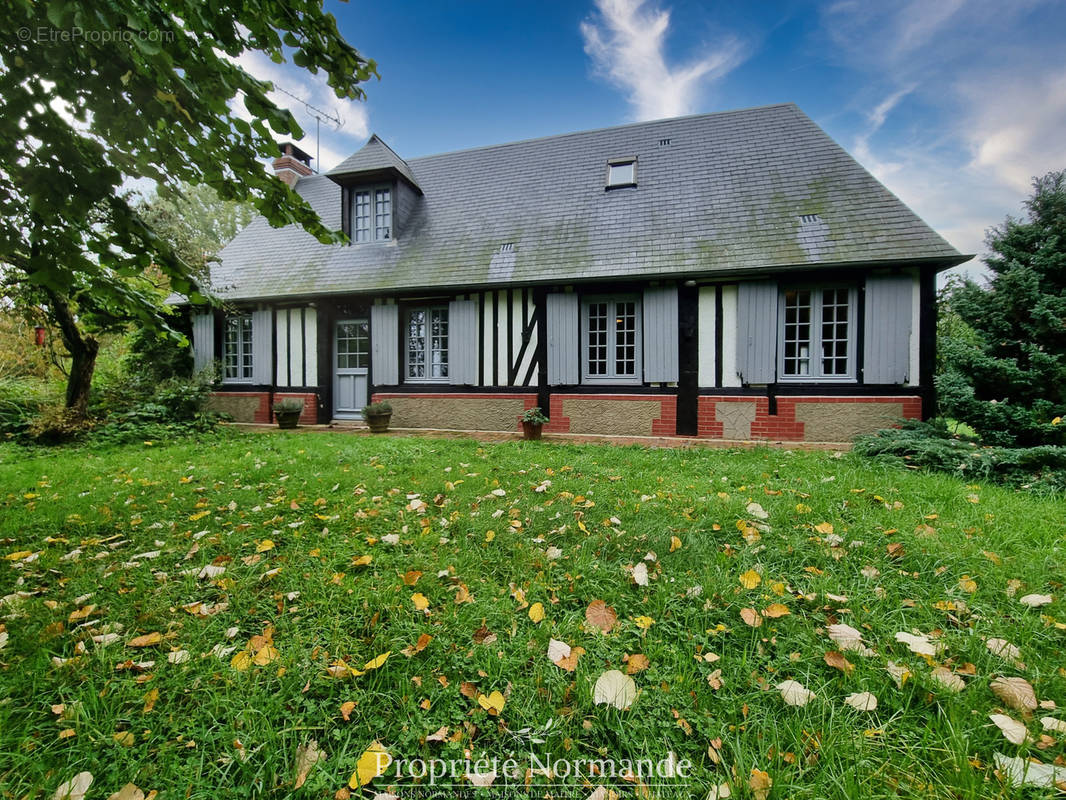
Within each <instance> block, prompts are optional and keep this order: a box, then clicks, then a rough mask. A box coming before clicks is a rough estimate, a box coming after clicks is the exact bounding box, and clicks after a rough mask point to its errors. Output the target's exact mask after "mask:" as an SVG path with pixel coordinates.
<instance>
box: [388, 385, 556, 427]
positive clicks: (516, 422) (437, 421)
mask: <svg viewBox="0 0 1066 800" xmlns="http://www.w3.org/2000/svg"><path fill="white" fill-rule="evenodd" d="M382 400H388V401H389V403H390V404H391V405H392V422H391V423H390V424H391V425H392V427H394V428H438V429H441V428H443V429H449V430H459V431H521V430H522V424H521V416H522V413H523V412H524V411H525V410H526V409H528V408H533V407H534V406H535V405H536V404H537V395H536V394H453V393H443V392H442V393H440V394H375V395H374V396H373V397H372V398H371V402H374V403H377V402H380V401H382Z"/></svg>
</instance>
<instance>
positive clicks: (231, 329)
mask: <svg viewBox="0 0 1066 800" xmlns="http://www.w3.org/2000/svg"><path fill="white" fill-rule="evenodd" d="M222 378H223V380H227V381H231V382H245V383H247V382H249V381H251V380H252V315H251V314H240V315H238V316H233V317H226V331H225V336H224V338H223V342H222Z"/></svg>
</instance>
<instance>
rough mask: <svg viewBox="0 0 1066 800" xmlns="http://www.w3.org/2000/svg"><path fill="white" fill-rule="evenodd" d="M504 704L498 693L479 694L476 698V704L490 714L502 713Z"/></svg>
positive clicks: (501, 696)
mask: <svg viewBox="0 0 1066 800" xmlns="http://www.w3.org/2000/svg"><path fill="white" fill-rule="evenodd" d="M505 702H506V701H505V700H504V697H503V695H502V694H500V692H498V691H494V692H492V693H491V694H488V695H484V694H479V695H478V696H477V704H478V705H479V706H481V707H482V708H483V709H485V710H486V711H488V712H489V713H490V714H499V713H500V712H501V711H503V705H504V703H505Z"/></svg>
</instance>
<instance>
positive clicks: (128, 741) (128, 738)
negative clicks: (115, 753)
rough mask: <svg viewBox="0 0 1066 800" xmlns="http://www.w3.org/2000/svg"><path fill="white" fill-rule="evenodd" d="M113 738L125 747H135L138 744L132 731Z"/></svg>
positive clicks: (118, 734)
mask: <svg viewBox="0 0 1066 800" xmlns="http://www.w3.org/2000/svg"><path fill="white" fill-rule="evenodd" d="M111 738H112V739H114V740H115V741H116V742H118V743H119V744H120V745H122V746H123V747H133V745H134V743H135V742H136V737H135V736H134V735H133V732H132V731H119V732H118V733H116V734H115V735H114V736H112V737H111Z"/></svg>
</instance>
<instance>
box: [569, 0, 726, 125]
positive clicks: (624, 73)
mask: <svg viewBox="0 0 1066 800" xmlns="http://www.w3.org/2000/svg"><path fill="white" fill-rule="evenodd" d="M596 7H597V9H598V10H599V15H598V17H597V18H594V19H591V20H588V21H586V22H582V23H581V35H582V36H583V38H584V40H585V52H586V53H588V55H589V56H590V57H591V58H592V61H593V64H594V66H595V68H596V70H597V71H598V72H600V73H601V74H602V75H603V76H604V77H606V78H607V79H608V80H609V81H610V82H611V83H613V84H615V85H616V86H618V87H620V88H621V89H623V90H624V91H626V92H627V94H628V100H629V103H630V105H631V106H632V107H633V114H634V116H635V118H636V119H638V120H648V119H662V118H664V117H676V116H681V115H683V114H689V113H692V112H693V111H695V110H696V103H697V101H698V92H699V90H700V89H701V88H702V87H703V86H704V85H706V84H707V83H710V82H712V81H715V80H718V79H719V78H721V77H722V76H724V75H725V74H726V73H728V72H729V71H730V70H732V69H733V68H734V67H736V66H737V65H738V64H739V63H740V62H741V61H742V60H743V48H742V46H741V44H740V42H739V41H738V40H737V39H735V38H727V39H725V40H724V41H722V42H720V43H718V44H717V45H716V46H714V47H713V48H708V49H707V52H705V53H704V54H703V55H702V56H701V57H700V58H698V59H696V60H694V61H692V62H690V63H688V64H682V65H678V66H671V65H670V64H669V63H667V58H666V53H665V49H666V34H667V32H668V30H669V28H670V12H669V11H667V10H662V9H657V8H652V7H648V6H646V4H645V0H596Z"/></svg>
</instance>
